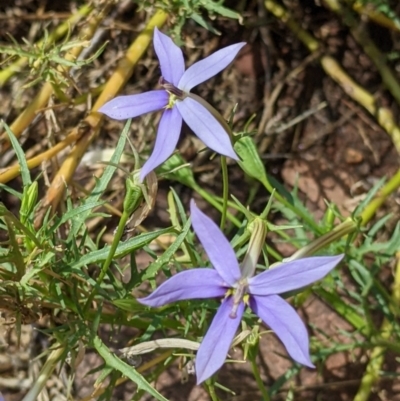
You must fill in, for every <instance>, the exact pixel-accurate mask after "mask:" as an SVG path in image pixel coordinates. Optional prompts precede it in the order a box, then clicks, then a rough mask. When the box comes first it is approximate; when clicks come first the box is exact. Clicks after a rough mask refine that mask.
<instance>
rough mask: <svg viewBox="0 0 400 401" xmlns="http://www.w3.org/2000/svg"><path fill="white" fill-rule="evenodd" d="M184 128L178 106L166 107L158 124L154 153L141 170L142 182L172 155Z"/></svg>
mask: <svg viewBox="0 0 400 401" xmlns="http://www.w3.org/2000/svg"><path fill="white" fill-rule="evenodd" d="M181 128H182V117H181V115H180V113H179V111H178V109H177V108H176V107H173V108H172V109H166V110H165V111H164V113H163V115H162V117H161V120H160V124H159V126H158V131H157V138H156V143H155V145H154V149H153V153H152V154H151V156H150V157H149V158H148V160H147V161H146V163H145V164H144V165H143V167H142V170H141V171H140V182H142V181H143V180H144V178H145V177H146V175H147V174H149V173H150V171H152V170H154V169H155V168H156V167H158V166H159V165H160V164H162V163H164V162H165V160H167V159H168V157H169V156H171V155H172V153H173V151H174V149H175V148H176V144H177V143H178V139H179V135H180V133H181Z"/></svg>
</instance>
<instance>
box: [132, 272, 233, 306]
mask: <svg viewBox="0 0 400 401" xmlns="http://www.w3.org/2000/svg"><path fill="white" fill-rule="evenodd" d="M223 284H224V283H223V281H222V279H221V277H220V276H219V274H218V273H217V272H216V271H215V270H213V269H207V268H195V269H192V270H186V271H183V272H180V273H178V274H176V275H175V276H172V277H171V278H169V279H168V280H167V281H165V282H164V283H163V284H161V285H160V286H159V287H158V288H157V289H156V290H155V291H153V292H152V293H151V294H150V295H149V296H147V297H146V298H138V301H139V302H140V303H142V304H144V305H148V306H153V307H157V306H163V305H166V304H169V303H171V302H175V301H181V300H184V299H196V298H197V299H200V298H215V297H222V296H223V295H224V294H225V292H226V288H225V287H224V286H223Z"/></svg>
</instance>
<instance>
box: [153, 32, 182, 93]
mask: <svg viewBox="0 0 400 401" xmlns="http://www.w3.org/2000/svg"><path fill="white" fill-rule="evenodd" d="M154 49H155V51H156V54H157V57H158V60H159V62H160V67H161V74H162V76H163V77H164V78H165V79H166V80H167V81H168V82H170V83H171V84H173V85H175V86H178V82H179V80H180V79H181V77H182V75H183V73H184V72H185V61H184V59H183V54H182V50H181V49H180V48H179V47H178V46H177V45H176V44H175V43H174V42H173V41H172V39H171V38H170V37H168V36H167V35H164V34H163V33H162V32H160V31H159V30H158V28H157V27H156V28H155V29H154Z"/></svg>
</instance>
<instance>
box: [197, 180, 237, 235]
mask: <svg viewBox="0 0 400 401" xmlns="http://www.w3.org/2000/svg"><path fill="white" fill-rule="evenodd" d="M192 188H193V189H194V190H195V191H196V192H197V193H198V194H199V195H200V196H201V197H202V198H204V199H205V200H206V201H207V202H208V203H209V204H210V205H212V206H214V207H215V208H216V209H217V210H218V211H219V212H221V213H222V210H223V206H222V205H221V204H220V203H219V202H218V201H217V200H216V199H215V198H214V197H213V196H212V195H211V194H210V193H209V192H207V191H206V190H205V189H203V188H202V187H201V186H200V185H198V184H195V185H192ZM226 216H227V218H228V219H229V220H230V221H231V222H232V223H233V224H234V225H235V226H236V227H240V226H241V225H242V223H241V222H240V220H238V219H237V218H236V217H235V216H234V215H233V214H231V213H229V212H228V211H227V212H226Z"/></svg>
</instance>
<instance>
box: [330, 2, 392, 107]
mask: <svg viewBox="0 0 400 401" xmlns="http://www.w3.org/2000/svg"><path fill="white" fill-rule="evenodd" d="M324 1H325V3H326V4H327V5H328V7H329V8H330V9H331V10H332V11H334V12H335V13H337V14H339V15H340V16H341V17H342V20H343V22H344V23H345V24H346V25H347V26H348V27H349V28H350V31H351V34H352V35H353V37H354V39H355V40H356V41H357V42H358V43H359V44H360V45H361V46H362V48H363V50H364V52H365V54H367V56H368V57H369V58H370V59H371V60H372V62H373V63H374V64H375V66H376V68H377V69H378V71H379V73H380V74H381V77H382V81H383V83H384V84H385V86H386V88H387V89H388V90H389V91H390V93H391V94H392V95H393V97H394V98H395V99H396V102H397V104H398V105H399V106H400V84H399V82H398V80H397V78H396V75H395V73H394V72H393V71H392V69H391V68H390V67H389V66H388V65H387V64H386V56H385V55H384V54H383V53H382V52H381V51H380V50H379V49H378V47H377V46H376V45H375V43H374V42H373V41H372V40H371V38H370V37H369V35H368V33H367V31H366V30H365V27H364V24H362V23H361V21H359V20H357V19H356V18H355V17H354V16H353V13H352V12H351V11H350V10H349V9H347V8H346V7H343V6H342V5H341V4H340V2H339V1H338V0H324Z"/></svg>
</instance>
